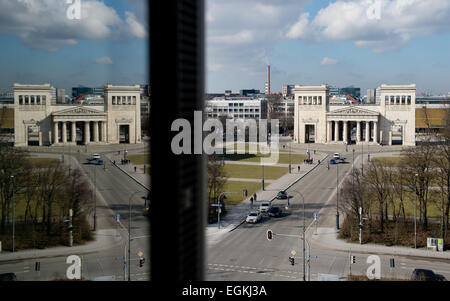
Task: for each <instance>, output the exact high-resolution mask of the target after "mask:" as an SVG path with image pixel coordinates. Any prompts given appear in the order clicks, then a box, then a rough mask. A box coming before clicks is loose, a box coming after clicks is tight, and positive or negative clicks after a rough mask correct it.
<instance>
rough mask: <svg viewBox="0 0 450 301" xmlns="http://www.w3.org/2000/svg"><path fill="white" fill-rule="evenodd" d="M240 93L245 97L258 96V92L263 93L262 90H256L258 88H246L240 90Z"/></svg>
mask: <svg viewBox="0 0 450 301" xmlns="http://www.w3.org/2000/svg"><path fill="white" fill-rule="evenodd" d="M239 93H240V94H241V95H242V96H245V97H248V96H256V95H258V94H261V93H260V91H259V90H256V89H244V90H240V91H239Z"/></svg>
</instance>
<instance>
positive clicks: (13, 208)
mask: <svg viewBox="0 0 450 301" xmlns="http://www.w3.org/2000/svg"><path fill="white" fill-rule="evenodd" d="M11 180H12V211H13V213H12V215H13V216H12V220H13V228H12V251H13V253H14V239H15V231H16V219H15V217H16V211H15V200H14V176H11Z"/></svg>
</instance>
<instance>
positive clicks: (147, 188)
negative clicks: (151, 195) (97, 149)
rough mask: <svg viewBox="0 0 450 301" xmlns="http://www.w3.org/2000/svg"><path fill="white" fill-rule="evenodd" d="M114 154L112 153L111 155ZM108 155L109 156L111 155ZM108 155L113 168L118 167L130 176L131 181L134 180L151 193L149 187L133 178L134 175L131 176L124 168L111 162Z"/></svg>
mask: <svg viewBox="0 0 450 301" xmlns="http://www.w3.org/2000/svg"><path fill="white" fill-rule="evenodd" d="M109 154H112V153H109ZM109 154H108V155H109ZM108 155H107V156H106V158H108V160H109V162H110V163H111V165H112V166H116V167H117V168H119V169H120V170H121V171H122V172H123V173H125V174H126V175H127V176H129V177H130V178H131V179H133V180H134V181H135V182H136V183H137V184H139V185H141V186H142V187H143V188H144V189H146V190H147V191H150V188H149V187H146V186H145V185H144V184H142V183H141V182H139V181H138V180H137V179H136V178H135V177H133V176H132V175H130V174H129V173H128V172H126V171H125V170H124V169H123V168H122V167H120V166H119V165H117V164H114V163H113V161H112V160H111V158H110V157H108Z"/></svg>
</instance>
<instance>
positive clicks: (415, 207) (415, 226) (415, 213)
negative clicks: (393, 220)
mask: <svg viewBox="0 0 450 301" xmlns="http://www.w3.org/2000/svg"><path fill="white" fill-rule="evenodd" d="M417 177H418V174H415V177H414V249H417V217H416V215H417V206H416V190H417V189H416V187H417V184H416V183H417V182H416V179H417Z"/></svg>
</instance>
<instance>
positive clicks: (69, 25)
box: [0, 0, 148, 95]
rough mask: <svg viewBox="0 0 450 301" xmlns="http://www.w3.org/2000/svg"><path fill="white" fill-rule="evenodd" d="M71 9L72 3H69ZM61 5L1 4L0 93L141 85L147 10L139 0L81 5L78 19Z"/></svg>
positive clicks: (50, 0) (52, 1) (46, 0)
mask: <svg viewBox="0 0 450 301" xmlns="http://www.w3.org/2000/svg"><path fill="white" fill-rule="evenodd" d="M72 3H73V4H75V3H76V2H74V1H72ZM70 7H71V4H70V3H69V4H67V1H66V0H2V1H0V49H1V50H0V53H1V55H0V70H1V72H0V88H2V90H9V91H12V86H13V84H14V83H22V84H24V83H27V84H43V83H50V84H51V85H52V86H54V87H56V88H63V89H66V94H68V95H71V89H72V87H74V86H75V87H76V86H78V85H85V86H94V87H98V86H103V85H105V84H106V83H110V84H115V85H133V84H145V83H146V82H147V81H148V72H147V69H148V63H147V58H148V55H147V54H148V47H147V46H148V16H147V14H148V8H147V2H146V1H144V0H110V1H108V0H105V1H97V0H81V1H80V7H81V11H80V16H79V17H80V19H77V16H76V14H75V11H70V10H69V11H70V12H72V14H69V17H68V14H67V11H68V9H69V8H70Z"/></svg>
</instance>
